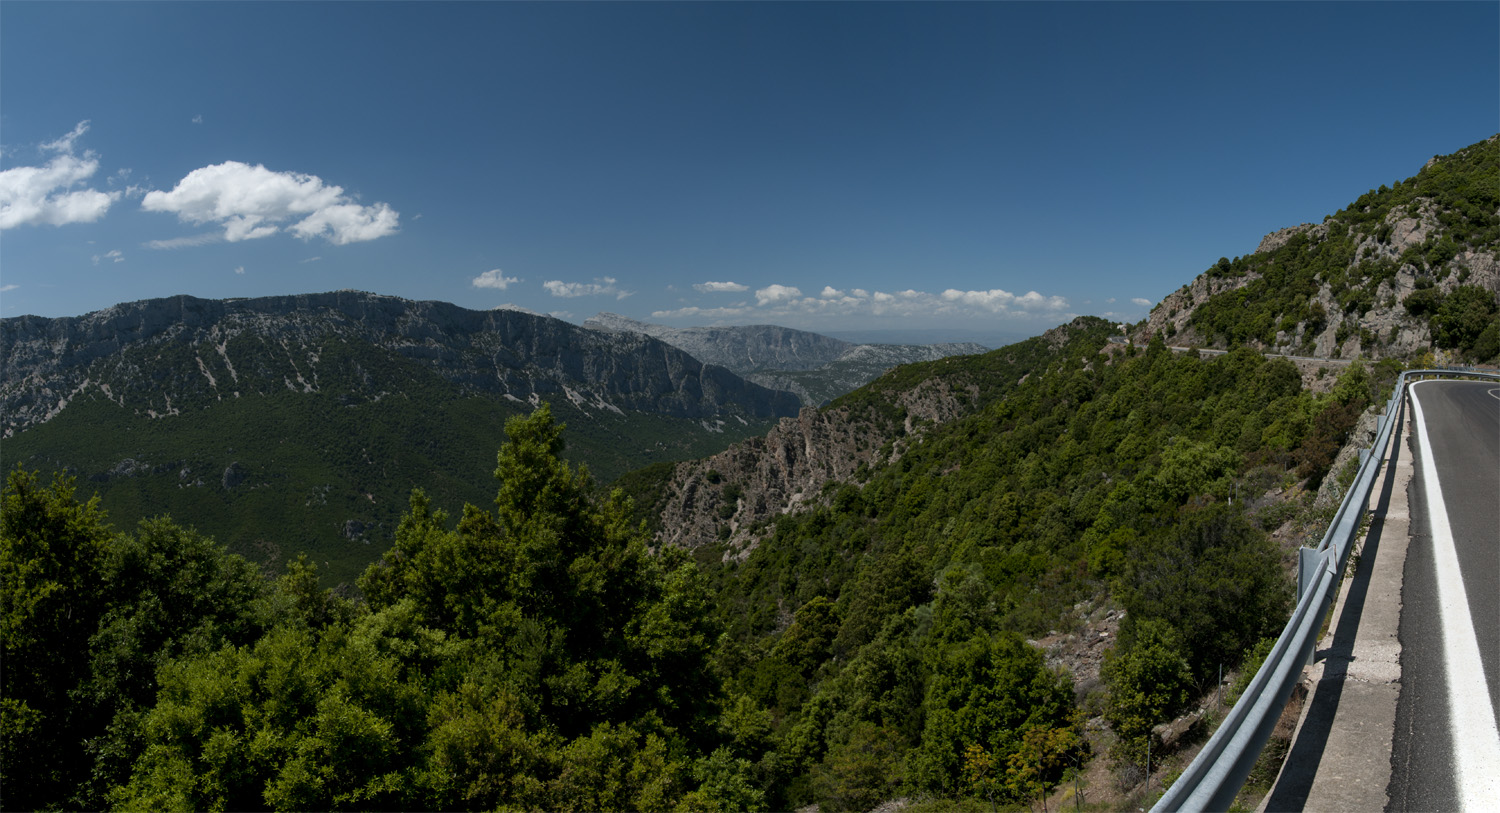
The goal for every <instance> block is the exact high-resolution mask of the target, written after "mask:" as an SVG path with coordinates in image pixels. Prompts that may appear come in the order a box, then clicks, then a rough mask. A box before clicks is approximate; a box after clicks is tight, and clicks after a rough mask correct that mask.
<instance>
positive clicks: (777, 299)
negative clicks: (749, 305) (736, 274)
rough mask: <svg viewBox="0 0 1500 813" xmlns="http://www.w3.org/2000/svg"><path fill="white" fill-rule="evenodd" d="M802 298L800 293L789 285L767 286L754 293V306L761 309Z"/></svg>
mask: <svg viewBox="0 0 1500 813" xmlns="http://www.w3.org/2000/svg"><path fill="white" fill-rule="evenodd" d="M801 296H802V291H801V290H799V289H798V288H796V287H794V286H791V285H767V286H766V287H764V288H762V289H760V290H759V291H756V292H755V304H757V305H760V306H762V307H764V306H766V305H775V304H778V303H782V302H790V301H792V300H795V299H798V298H800V297H801Z"/></svg>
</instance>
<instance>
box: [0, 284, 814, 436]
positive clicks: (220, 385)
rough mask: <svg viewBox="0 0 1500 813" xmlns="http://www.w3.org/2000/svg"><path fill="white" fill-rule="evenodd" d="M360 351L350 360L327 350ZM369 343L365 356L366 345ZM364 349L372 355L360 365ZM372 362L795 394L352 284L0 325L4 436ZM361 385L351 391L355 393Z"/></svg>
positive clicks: (576, 399)
mask: <svg viewBox="0 0 1500 813" xmlns="http://www.w3.org/2000/svg"><path fill="white" fill-rule="evenodd" d="M351 346H357V347H359V348H361V351H362V352H358V353H354V356H356V357H357V359H358V360H353V361H351V360H350V357H349V355H350V354H349V353H347V352H340V350H341V349H343V350H347V349H348V348H349V347H351ZM369 350H374V351H375V353H374V355H373V357H372V356H371V354H370V353H368V352H363V351H369ZM372 358H373V359H375V361H372ZM381 358H385V359H389V360H390V361H392V362H397V363H399V362H410V363H414V364H416V365H419V366H420V367H422V368H424V369H427V370H429V371H431V372H433V373H436V374H437V375H439V376H441V377H442V378H443V379H445V380H447V381H448V382H451V383H452V384H453V385H455V386H457V387H459V388H460V390H461V391H463V392H469V393H485V394H495V395H501V396H504V397H506V398H510V399H513V400H516V401H522V402H531V403H537V402H539V401H540V400H541V399H552V400H560V399H567V400H568V401H570V402H572V403H574V404H575V405H577V406H579V407H581V408H585V409H598V410H609V411H613V412H616V413H618V412H621V411H626V410H635V411H642V412H653V413H659V414H664V415H670V416H673V417H681V418H692V419H700V420H705V421H710V422H711V421H716V420H726V419H732V418H734V417H746V418H760V419H764V418H772V417H777V416H783V415H792V414H795V413H796V410H797V408H798V402H797V399H796V397H795V396H793V395H791V394H789V393H784V392H776V391H773V390H769V389H767V388H765V387H762V386H759V385H756V384H752V383H749V382H746V381H744V380H742V379H741V378H739V377H738V376H736V375H734V374H733V373H731V372H730V371H728V370H725V369H722V368H717V367H713V366H711V365H705V364H703V363H702V362H700V361H698V360H697V359H695V358H693V357H692V356H690V355H688V354H687V353H684V352H683V351H681V350H679V349H677V348H675V347H672V346H670V345H668V344H666V343H663V342H661V341H658V340H656V339H653V338H650V337H648V336H644V335H640V334H634V333H604V332H600V331H595V330H584V329H581V328H578V327H576V326H574V325H570V324H568V323H567V322H563V321H561V320H558V319H552V318H549V317H545V316H537V315H533V314H527V313H523V312H519V311H514V310H505V311H472V310H467V309H464V308H460V307H458V306H456V305H450V304H447V303H443V302H412V301H408V300H404V299H400V298H397V297H390V296H379V295H375V294H368V293H363V292H357V291H340V292H335V293H327V294H310V295H303V296H284V297H265V298H259V299H242V300H205V299H197V298H194V297H189V296H178V297H171V298H168V299H153V300H144V301H141V302H131V303H125V304H121V305H116V306H114V307H112V308H107V309H105V310H102V311H97V312H95V313H90V314H86V315H84V316H79V317H70V318H61V319H44V318H40V317H35V316H22V317H17V318H11V319H4V320H0V410H3V413H4V417H3V429H0V431H3V434H4V435H5V436H10V435H12V434H14V433H16V432H19V431H22V430H24V429H26V428H27V427H29V426H33V425H36V424H38V423H41V422H44V421H47V420H48V419H50V418H52V417H54V416H55V415H57V414H58V413H59V412H61V410H63V409H64V408H66V407H67V405H68V404H69V403H70V402H71V401H73V400H74V399H76V398H79V397H81V396H102V397H103V398H106V399H108V400H109V401H111V402H114V403H117V404H119V405H120V406H122V407H126V408H130V409H134V410H135V411H136V412H138V413H140V414H149V415H153V416H155V415H167V414H172V413H173V412H174V411H175V410H180V409H181V408H182V407H183V406H184V405H186V404H188V403H195V402H201V401H212V400H222V399H224V398H234V397H239V396H240V395H242V394H249V393H265V392H269V391H271V390H277V389H283V388H284V389H288V390H291V391H300V392H316V391H319V389H320V388H321V387H323V386H325V384H327V383H328V381H330V380H332V379H337V380H338V381H339V382H340V384H341V386H346V387H348V388H349V389H350V390H351V391H352V395H353V397H365V398H378V397H380V376H379V374H378V372H379V371H378V370H371V369H369V368H370V367H371V366H372V365H373V364H376V363H378V360H379V359H381ZM361 390H363V391H361Z"/></svg>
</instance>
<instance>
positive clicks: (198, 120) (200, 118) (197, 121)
mask: <svg viewBox="0 0 1500 813" xmlns="http://www.w3.org/2000/svg"><path fill="white" fill-rule="evenodd" d="M193 123H194V124H202V123H203V114H202V113H199V114H198V115H196V116H193Z"/></svg>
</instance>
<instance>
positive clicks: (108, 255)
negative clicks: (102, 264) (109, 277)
mask: <svg viewBox="0 0 1500 813" xmlns="http://www.w3.org/2000/svg"><path fill="white" fill-rule="evenodd" d="M100 260H114V261H115V262H117V263H123V262H125V253H124V252H122V251H120V250H119V249H117V248H116V249H112V250H110V251H106V252H104V254H103V255H102V256H101V255H99V254H95V255H94V265H98V264H99V261H100Z"/></svg>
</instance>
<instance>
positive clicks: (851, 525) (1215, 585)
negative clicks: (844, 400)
mask: <svg viewBox="0 0 1500 813" xmlns="http://www.w3.org/2000/svg"><path fill="white" fill-rule="evenodd" d="M1107 329H1108V326H1107V325H1106V324H1104V323H1103V322H1101V321H1098V320H1093V321H1084V322H1081V323H1079V324H1078V325H1076V326H1075V327H1074V328H1073V329H1072V330H1070V331H1068V334H1069V335H1068V338H1067V339H1066V341H1063V342H1061V343H1060V344H1058V345H1057V346H1056V347H1055V348H1052V350H1051V352H1048V353H1043V354H1041V355H1042V356H1043V360H1042V363H1041V364H1039V365H1038V366H1037V367H1035V368H1034V369H1032V370H1031V371H1030V372H1029V373H1027V374H1025V375H1024V376H1023V378H1024V380H1023V381H1020V382H1019V383H1013V384H1012V383H1005V382H1014V381H1015V379H1013V378H1012V377H1011V375H1010V373H1011V372H1013V371H1010V370H1006V372H1005V375H1004V376H1003V377H1002V380H1001V381H994V377H993V376H991V375H988V374H987V373H986V370H987V368H989V367H990V366H992V365H994V364H995V362H996V359H997V358H1003V356H998V357H995V358H990V357H976V358H974V359H971V360H964V359H950V360H947V361H945V362H938V363H939V364H947V365H949V366H950V367H956V368H959V369H963V368H968V369H966V370H964V371H963V375H964V376H966V377H967V378H969V379H970V380H972V381H975V382H984V381H992V382H993V383H995V384H996V385H998V386H1001V387H1002V388H1008V394H1007V396H1006V397H1005V398H996V399H993V400H990V401H988V402H986V403H982V404H980V405H979V406H978V408H977V409H975V411H973V412H972V413H970V414H968V415H965V416H963V417H959V418H956V419H954V420H951V421H948V422H946V423H943V424H938V425H933V426H930V427H928V428H927V429H926V430H925V431H924V432H922V433H921V434H920V437H919V438H912V439H911V442H910V443H908V444H906V445H905V446H904V447H903V448H904V451H903V453H902V454H901V455H900V456H899V458H893V459H889V460H887V461H886V462H883V463H879V464H877V465H876V466H873V467H867V469H866V470H865V471H864V472H863V473H862V474H861V475H860V477H859V478H857V479H856V480H852V481H850V482H845V483H838V484H835V485H831V486H829V487H827V488H826V489H824V492H823V494H822V495H821V498H820V501H819V502H818V504H817V505H815V506H814V507H812V508H811V509H810V510H806V511H802V512H799V513H794V514H789V515H785V516H783V517H781V518H780V519H778V520H776V521H775V522H774V523H773V524H772V526H770V535H769V537H768V538H767V539H766V540H765V541H763V542H762V543H761V544H760V545H759V547H758V548H756V549H755V550H754V551H753V552H752V553H751V554H750V555H749V557H748V558H747V559H745V560H744V562H743V563H738V562H736V561H735V560H733V559H730V560H728V561H725V560H723V559H722V558H721V557H717V556H715V555H712V554H713V549H712V548H701V549H699V550H698V551H697V553H698V554H699V555H698V556H697V557H690V556H689V555H688V554H686V553H684V552H682V551H680V550H678V549H673V548H667V549H660V550H658V551H657V553H656V554H654V555H653V554H650V553H648V549H647V542H648V537H647V536H646V535H645V533H644V532H643V531H642V530H641V529H640V528H639V526H638V525H636V524H635V523H634V521H632V520H631V519H630V516H631V506H630V505H629V502H628V501H627V500H626V498H625V497H624V495H623V494H622V493H621V492H616V493H615V494H614V495H612V496H610V495H605V494H603V493H601V492H599V491H597V490H596V489H595V488H594V487H593V486H592V484H591V480H590V479H589V478H588V477H587V475H585V474H583V473H582V472H580V471H577V470H575V469H574V468H573V467H571V466H569V465H568V464H567V463H566V462H564V461H563V460H562V459H561V458H560V456H559V455H560V453H561V451H562V446H563V444H562V434H561V429H560V427H558V426H557V425H556V423H555V422H554V420H553V418H552V415H551V412H550V410H547V409H545V408H543V409H541V410H539V411H538V412H536V413H534V414H533V415H532V416H530V417H529V418H519V417H517V418H512V419H511V420H510V421H508V422H507V432H508V434H509V437H510V441H509V442H508V443H507V444H506V445H505V446H504V447H502V449H501V451H500V454H499V458H498V468H497V469H496V471H495V476H496V479H497V480H498V493H497V494H496V497H495V499H494V501H493V503H490V506H491V507H489V508H481V507H475V506H466V507H465V508H464V510H463V511H462V513H461V515H459V516H456V517H450V516H449V515H447V514H445V513H444V512H442V511H438V510H435V509H434V508H433V505H432V502H431V500H430V499H429V498H428V497H427V496H426V495H424V494H423V493H421V492H420V491H418V492H414V493H413V495H412V497H411V499H410V501H409V506H408V509H407V511H406V513H405V514H404V516H403V517H402V519H401V521H400V526H399V529H398V530H397V532H396V541H395V544H394V546H393V547H392V548H391V549H390V550H389V551H387V552H386V553H385V555H384V556H383V557H382V558H381V560H380V562H378V563H377V564H375V565H373V566H371V567H370V568H369V569H367V570H366V571H365V573H364V575H363V576H362V577H361V578H360V582H359V586H360V588H361V590H362V593H363V596H364V599H363V600H361V601H351V600H348V599H344V598H341V597H339V596H338V595H336V594H334V593H331V592H328V591H321V590H319V589H318V587H317V575H316V568H315V566H314V564H313V563H311V562H308V561H307V560H306V559H299V560H296V561H293V562H292V563H291V564H290V565H289V566H288V568H287V569H286V571H285V574H284V575H283V576H281V577H280V578H279V579H277V580H275V581H266V580H265V579H264V578H263V577H261V576H260V575H259V574H258V573H257V571H256V569H255V568H254V567H253V566H251V565H250V564H248V563H247V562H245V561H244V560H243V559H242V558H240V557H239V556H236V555H234V554H230V553H226V552H224V551H223V550H222V549H221V548H220V547H219V546H217V545H215V544H214V543H213V542H212V541H211V540H208V539H206V538H204V537H202V536H200V535H198V534H196V533H194V532H192V531H187V530H184V529H182V528H181V527H180V526H178V525H176V524H175V523H173V522H172V521H171V520H167V519H159V520H149V521H145V522H143V523H141V524H140V525H139V526H137V527H136V528H135V529H133V530H131V531H127V532H123V533H121V532H117V531H114V530H112V529H111V528H110V527H109V526H108V525H107V518H106V516H105V515H104V512H103V511H101V510H100V509H99V507H98V502H97V500H90V501H86V502H85V501H80V500H79V499H78V498H77V497H75V496H74V491H73V488H74V486H73V485H71V484H69V483H67V482H64V481H57V482H55V483H53V484H51V485H47V484H46V483H44V481H43V480H42V479H41V478H39V477H37V476H36V475H32V474H27V473H24V472H21V471H16V472H13V473H12V474H11V475H10V478H9V480H8V482H7V485H6V490H5V497H4V499H5V505H4V523H3V540H0V541H3V546H0V580H3V582H4V589H5V591H6V595H7V596H9V597H11V598H10V600H9V601H8V603H7V606H6V613H5V616H4V624H5V628H4V630H3V632H4V641H5V652H4V657H5V661H6V663H7V665H8V668H7V669H6V671H5V673H4V681H5V685H4V709H3V711H4V715H5V717H4V724H3V734H4V736H3V740H0V748H3V752H0V757H3V760H4V766H5V775H6V776H7V777H14V776H19V775H26V776H35V777H38V779H37V781H36V782H34V783H30V784H27V785H25V786H17V785H16V784H15V783H12V782H7V793H6V798H5V805H6V807H15V808H28V807H50V806H67V807H75V808H87V809H94V808H100V807H122V808H128V809H138V808H151V809H236V810H245V809H262V808H274V809H351V808H360V809H374V808H380V809H397V808H400V809H412V808H421V809H437V808H453V807H461V808H483V809H494V808H497V807H508V808H524V809H548V810H599V809H644V810H665V809H683V810H729V809H737V810H745V809H788V808H790V807H795V806H798V805H801V804H805V803H807V802H809V801H817V802H819V803H820V804H821V805H823V807H824V809H826V810H856V809H866V808H868V807H869V806H871V805H872V804H873V803H874V802H877V801H879V800H881V799H885V798H889V797H891V796H893V795H896V794H898V793H919V794H927V795H931V796H933V797H935V798H944V799H952V800H962V799H972V798H981V799H992V800H994V801H995V802H996V803H1001V802H1004V803H1013V804H1023V803H1025V801H1026V800H1027V799H1031V798H1033V797H1035V796H1036V794H1038V793H1041V792H1044V791H1045V789H1046V788H1047V787H1049V786H1050V785H1051V784H1052V783H1054V782H1056V781H1057V780H1059V779H1060V778H1061V777H1062V776H1063V771H1064V769H1065V767H1066V766H1068V765H1070V764H1075V763H1076V762H1077V761H1078V760H1080V759H1083V758H1085V757H1086V755H1087V746H1086V745H1085V742H1086V740H1085V738H1084V736H1083V733H1084V732H1083V728H1082V721H1083V719H1084V717H1085V715H1086V713H1087V710H1088V709H1090V708H1093V707H1094V706H1093V704H1099V703H1102V708H1103V709H1104V711H1105V714H1106V717H1107V719H1109V720H1110V722H1111V723H1112V724H1113V727H1114V730H1115V731H1116V732H1117V734H1118V737H1119V742H1120V743H1121V745H1120V746H1119V747H1118V748H1117V749H1116V751H1115V753H1114V756H1115V758H1116V759H1119V760H1121V761H1123V762H1129V761H1130V760H1132V759H1134V756H1133V755H1134V752H1135V750H1138V749H1140V748H1143V747H1144V745H1145V741H1146V740H1145V738H1146V737H1148V736H1150V733H1149V732H1150V726H1151V724H1153V723H1155V722H1157V721H1159V720H1161V719H1163V718H1164V717H1165V716H1167V715H1169V714H1171V713H1172V712H1174V711H1175V710H1176V709H1177V708H1178V707H1179V706H1180V705H1181V704H1182V703H1183V702H1184V701H1185V698H1186V697H1187V695H1188V693H1189V692H1190V691H1192V690H1193V689H1194V688H1196V687H1199V686H1201V685H1203V683H1204V681H1205V680H1207V679H1209V677H1210V676H1211V674H1212V669H1213V668H1215V667H1216V666H1217V665H1218V664H1219V663H1227V664H1233V663H1236V662H1237V661H1238V660H1239V659H1240V658H1241V657H1242V656H1243V654H1244V652H1245V651H1246V650H1247V649H1248V648H1250V647H1251V646H1253V645H1254V643H1255V642H1256V641H1258V640H1259V639H1260V638H1261V637H1262V636H1264V635H1267V634H1270V633H1271V632H1272V631H1273V630H1275V629H1276V628H1277V627H1278V626H1279V624H1280V623H1281V621H1282V618H1283V616H1284V613H1285V610H1286V606H1287V600H1288V589H1287V585H1286V581H1285V579H1284V577H1283V575H1282V569H1281V564H1280V561H1279V555H1278V551H1277V549H1276V548H1275V546H1274V545H1273V544H1272V543H1271V542H1270V541H1269V540H1268V538H1267V535H1266V534H1265V531H1264V528H1265V527H1266V526H1268V525H1270V524H1274V523H1276V522H1277V521H1278V520H1277V517H1278V516H1279V514H1277V512H1276V511H1274V510H1272V509H1269V508H1267V507H1265V506H1262V505H1261V504H1260V501H1259V500H1258V497H1259V496H1260V495H1261V494H1262V493H1263V492H1264V491H1266V490H1267V489H1268V488H1270V487H1272V486H1275V485H1279V484H1286V483H1288V482H1290V481H1293V480H1296V479H1299V478H1304V479H1310V480H1317V479H1318V478H1320V477H1322V476H1323V475H1324V474H1325V473H1326V468H1327V466H1328V464H1329V462H1330V461H1331V460H1332V450H1334V449H1336V448H1337V447H1338V445H1339V443H1340V441H1341V439H1342V433H1344V432H1346V431H1347V427H1348V424H1349V422H1350V421H1349V419H1350V417H1351V416H1353V415H1355V414H1357V413H1358V411H1359V410H1360V409H1361V407H1362V406H1363V404H1364V403H1365V402H1366V401H1367V400H1368V399H1369V398H1370V396H1371V390H1372V381H1371V377H1370V374H1369V373H1368V372H1367V371H1366V370H1365V369H1364V368H1362V367H1359V366H1355V367H1353V368H1351V370H1350V371H1349V372H1347V373H1346V374H1345V375H1344V377H1343V378H1342V379H1341V380H1340V382H1339V384H1338V385H1337V386H1336V387H1335V388H1334V389H1333V391H1332V392H1331V393H1328V394H1324V395H1313V394H1310V393H1308V392H1305V391H1303V390H1302V388H1301V386H1300V381H1299V377H1298V375H1297V373H1296V371H1295V369H1293V368H1292V367H1291V365H1290V363H1289V362H1285V361H1282V360H1267V359H1265V358H1263V357H1261V356H1259V355H1257V354H1255V353H1252V352H1249V351H1246V350H1241V351H1237V352H1235V353H1232V354H1229V355H1227V356H1223V357H1219V358H1215V359H1212V360H1202V359H1198V358H1196V357H1193V356H1191V355H1187V356H1183V355H1174V354H1173V353H1171V352H1170V351H1168V350H1167V349H1166V348H1165V347H1163V346H1162V345H1161V344H1160V343H1159V342H1158V343H1156V344H1154V345H1153V346H1151V347H1149V348H1145V349H1144V350H1141V351H1133V350H1128V349H1121V348H1115V349H1114V351H1113V353H1114V354H1113V355H1111V354H1109V353H1104V352H1101V351H1103V350H1104V349H1105V340H1104V334H1105V333H1106V332H1107ZM1054 337H1055V336H1054ZM1003 352H1004V351H997V353H1002V354H1003ZM992 355H993V354H992ZM1002 369H1003V365H1002ZM953 374H955V375H957V374H958V372H957V371H955V372H954V373H953ZM976 386H977V383H976ZM983 389H984V388H982V387H981V388H980V390H981V391H982V390H983ZM872 397H877V396H872V395H871V394H869V393H861V394H858V395H857V396H855V397H854V398H853V399H852V400H853V401H855V402H858V401H859V400H861V399H869V398H872ZM902 425H903V426H904V422H902ZM1236 494H1238V499H1235V500H1233V501H1232V502H1231V499H1230V498H1231V497H1232V496H1234V495H1236ZM694 558H696V559H697V560H698V561H699V562H700V563H699V564H695V563H694V561H693V560H694ZM1106 595H1110V596H1114V600H1116V601H1118V602H1119V603H1120V604H1121V605H1122V606H1123V607H1124V608H1125V609H1126V611H1127V621H1126V624H1125V626H1124V627H1123V628H1122V630H1121V644H1120V647H1119V649H1118V650H1117V651H1116V654H1115V656H1114V657H1113V659H1112V660H1111V661H1110V662H1109V664H1108V665H1107V666H1106V668H1105V680H1106V683H1107V684H1108V687H1109V690H1108V693H1107V694H1099V693H1097V692H1095V691H1088V690H1085V691H1081V692H1080V687H1078V686H1076V685H1075V683H1074V680H1073V678H1072V676H1071V675H1069V674H1068V673H1066V672H1064V671H1060V670H1057V669H1055V668H1049V667H1048V666H1047V665H1046V664H1045V663H1044V661H1043V658H1042V654H1041V652H1040V651H1039V650H1037V649H1036V648H1034V647H1032V646H1029V645H1028V644H1027V643H1026V641H1025V639H1024V638H1025V636H1026V635H1031V634H1035V633H1036V632H1038V631H1040V630H1045V629H1047V628H1048V627H1050V626H1054V625H1059V624H1062V625H1066V624H1068V623H1070V621H1069V618H1070V615H1069V612H1070V608H1071V607H1072V605H1073V604H1074V603H1075V602H1079V601H1086V600H1091V599H1097V598H1101V597H1103V596H1106ZM1083 688H1085V689H1087V687H1083Z"/></svg>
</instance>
